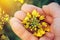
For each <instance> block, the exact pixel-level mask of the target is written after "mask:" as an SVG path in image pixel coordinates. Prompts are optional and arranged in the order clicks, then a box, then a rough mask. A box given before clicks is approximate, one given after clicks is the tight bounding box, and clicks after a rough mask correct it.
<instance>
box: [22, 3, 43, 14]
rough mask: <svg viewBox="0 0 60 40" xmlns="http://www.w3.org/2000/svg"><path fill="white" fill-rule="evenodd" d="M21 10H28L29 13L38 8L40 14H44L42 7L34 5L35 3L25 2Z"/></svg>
mask: <svg viewBox="0 0 60 40" xmlns="http://www.w3.org/2000/svg"><path fill="white" fill-rule="evenodd" d="M21 10H22V11H24V12H26V13H27V12H29V13H31V12H32V11H33V10H37V11H38V12H39V13H40V14H43V11H42V9H41V8H39V7H36V6H34V5H28V4H24V5H23V6H22V8H21Z"/></svg>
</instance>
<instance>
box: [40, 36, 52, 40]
mask: <svg viewBox="0 0 60 40" xmlns="http://www.w3.org/2000/svg"><path fill="white" fill-rule="evenodd" d="M39 40H51V39H50V38H48V37H46V36H44V37H41V38H40V39H39Z"/></svg>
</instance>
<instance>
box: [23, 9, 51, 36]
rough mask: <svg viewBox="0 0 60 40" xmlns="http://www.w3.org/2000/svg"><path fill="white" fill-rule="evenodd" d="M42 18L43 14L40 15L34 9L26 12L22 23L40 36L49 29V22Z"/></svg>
mask: <svg viewBox="0 0 60 40" xmlns="http://www.w3.org/2000/svg"><path fill="white" fill-rule="evenodd" d="M44 19H45V16H44V15H40V14H39V13H38V12H37V11H36V10H33V11H32V13H27V16H26V17H25V19H24V20H23V21H22V23H23V24H24V27H25V28H26V29H29V30H28V31H30V32H31V33H32V34H33V35H35V36H37V37H42V36H43V35H44V34H45V33H46V32H49V31H50V27H49V24H48V23H46V22H45V21H44Z"/></svg>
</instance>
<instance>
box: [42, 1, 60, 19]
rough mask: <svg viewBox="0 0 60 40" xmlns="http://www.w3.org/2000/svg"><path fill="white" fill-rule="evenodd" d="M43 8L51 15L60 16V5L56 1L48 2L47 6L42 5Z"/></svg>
mask: <svg viewBox="0 0 60 40" xmlns="http://www.w3.org/2000/svg"><path fill="white" fill-rule="evenodd" d="M43 10H44V12H45V13H46V14H49V15H52V16H53V17H54V18H55V17H60V16H59V15H60V7H59V5H58V4H57V3H54V2H53V3H50V4H49V5H47V6H43Z"/></svg>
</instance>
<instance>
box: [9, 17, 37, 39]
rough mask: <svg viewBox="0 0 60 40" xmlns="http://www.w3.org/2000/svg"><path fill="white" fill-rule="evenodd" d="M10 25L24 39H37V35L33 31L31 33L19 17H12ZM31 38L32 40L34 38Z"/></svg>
mask: <svg viewBox="0 0 60 40" xmlns="http://www.w3.org/2000/svg"><path fill="white" fill-rule="evenodd" d="M10 25H11V27H12V30H13V31H14V32H15V33H16V35H18V36H19V37H20V38H21V39H22V40H28V38H29V40H30V39H31V38H32V39H33V40H37V38H36V37H35V36H33V35H32V34H31V33H29V32H28V31H27V30H26V29H25V28H24V27H23V25H22V24H21V21H19V20H18V19H17V18H15V17H14V18H12V19H11V20H10ZM32 39H31V40H32Z"/></svg>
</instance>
